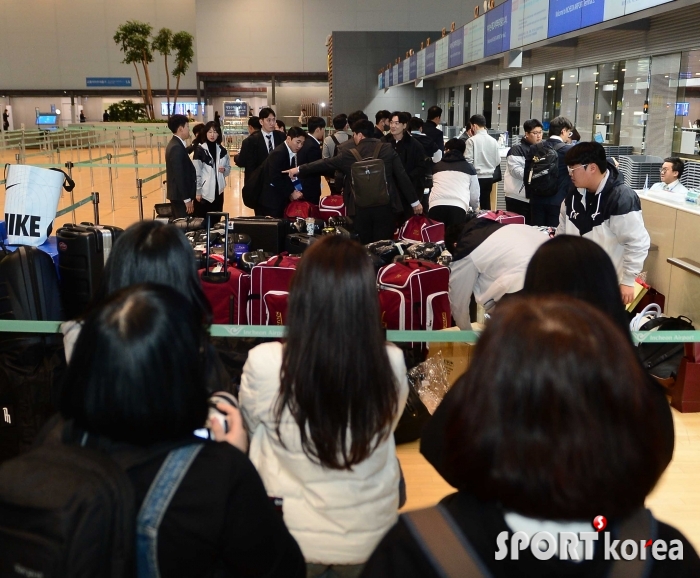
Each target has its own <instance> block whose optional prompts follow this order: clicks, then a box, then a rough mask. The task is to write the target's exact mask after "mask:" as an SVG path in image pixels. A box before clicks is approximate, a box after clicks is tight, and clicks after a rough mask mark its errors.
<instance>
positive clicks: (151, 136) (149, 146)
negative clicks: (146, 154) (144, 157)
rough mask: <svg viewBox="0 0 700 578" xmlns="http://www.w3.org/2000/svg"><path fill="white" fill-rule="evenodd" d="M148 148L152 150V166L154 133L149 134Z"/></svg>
mask: <svg viewBox="0 0 700 578" xmlns="http://www.w3.org/2000/svg"><path fill="white" fill-rule="evenodd" d="M148 148H149V149H151V164H153V133H152V132H149V133H148Z"/></svg>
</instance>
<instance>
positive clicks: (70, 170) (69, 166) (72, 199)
mask: <svg viewBox="0 0 700 578" xmlns="http://www.w3.org/2000/svg"><path fill="white" fill-rule="evenodd" d="M66 168H67V169H68V176H69V177H70V178H73V162H72V161H68V162H67V163H66ZM74 190H75V189H71V191H70V204H71V205H75V196H74V194H73V191H74ZM71 218H72V219H73V224H75V211H71Z"/></svg>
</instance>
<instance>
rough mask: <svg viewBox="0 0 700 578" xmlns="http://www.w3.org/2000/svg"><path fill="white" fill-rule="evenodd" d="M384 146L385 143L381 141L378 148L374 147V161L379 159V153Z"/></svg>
mask: <svg viewBox="0 0 700 578" xmlns="http://www.w3.org/2000/svg"><path fill="white" fill-rule="evenodd" d="M383 144H384V143H383V142H382V141H379V142H378V143H377V146H376V147H374V151H373V152H372V158H373V159H378V158H379V151H380V150H381V149H382V145H383Z"/></svg>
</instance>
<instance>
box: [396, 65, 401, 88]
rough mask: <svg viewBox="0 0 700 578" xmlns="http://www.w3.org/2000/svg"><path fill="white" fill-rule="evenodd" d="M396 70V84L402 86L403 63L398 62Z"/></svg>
mask: <svg viewBox="0 0 700 578" xmlns="http://www.w3.org/2000/svg"><path fill="white" fill-rule="evenodd" d="M397 68H398V78H397V80H396V84H403V62H400V63H399V64H398V66H397Z"/></svg>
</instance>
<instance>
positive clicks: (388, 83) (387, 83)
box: [384, 68, 391, 88]
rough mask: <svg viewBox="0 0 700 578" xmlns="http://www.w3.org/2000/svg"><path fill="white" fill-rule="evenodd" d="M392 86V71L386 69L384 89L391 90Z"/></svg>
mask: <svg viewBox="0 0 700 578" xmlns="http://www.w3.org/2000/svg"><path fill="white" fill-rule="evenodd" d="M390 86H391V70H390V69H388V68H387V69H386V70H385V71H384V88H389V87H390Z"/></svg>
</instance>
